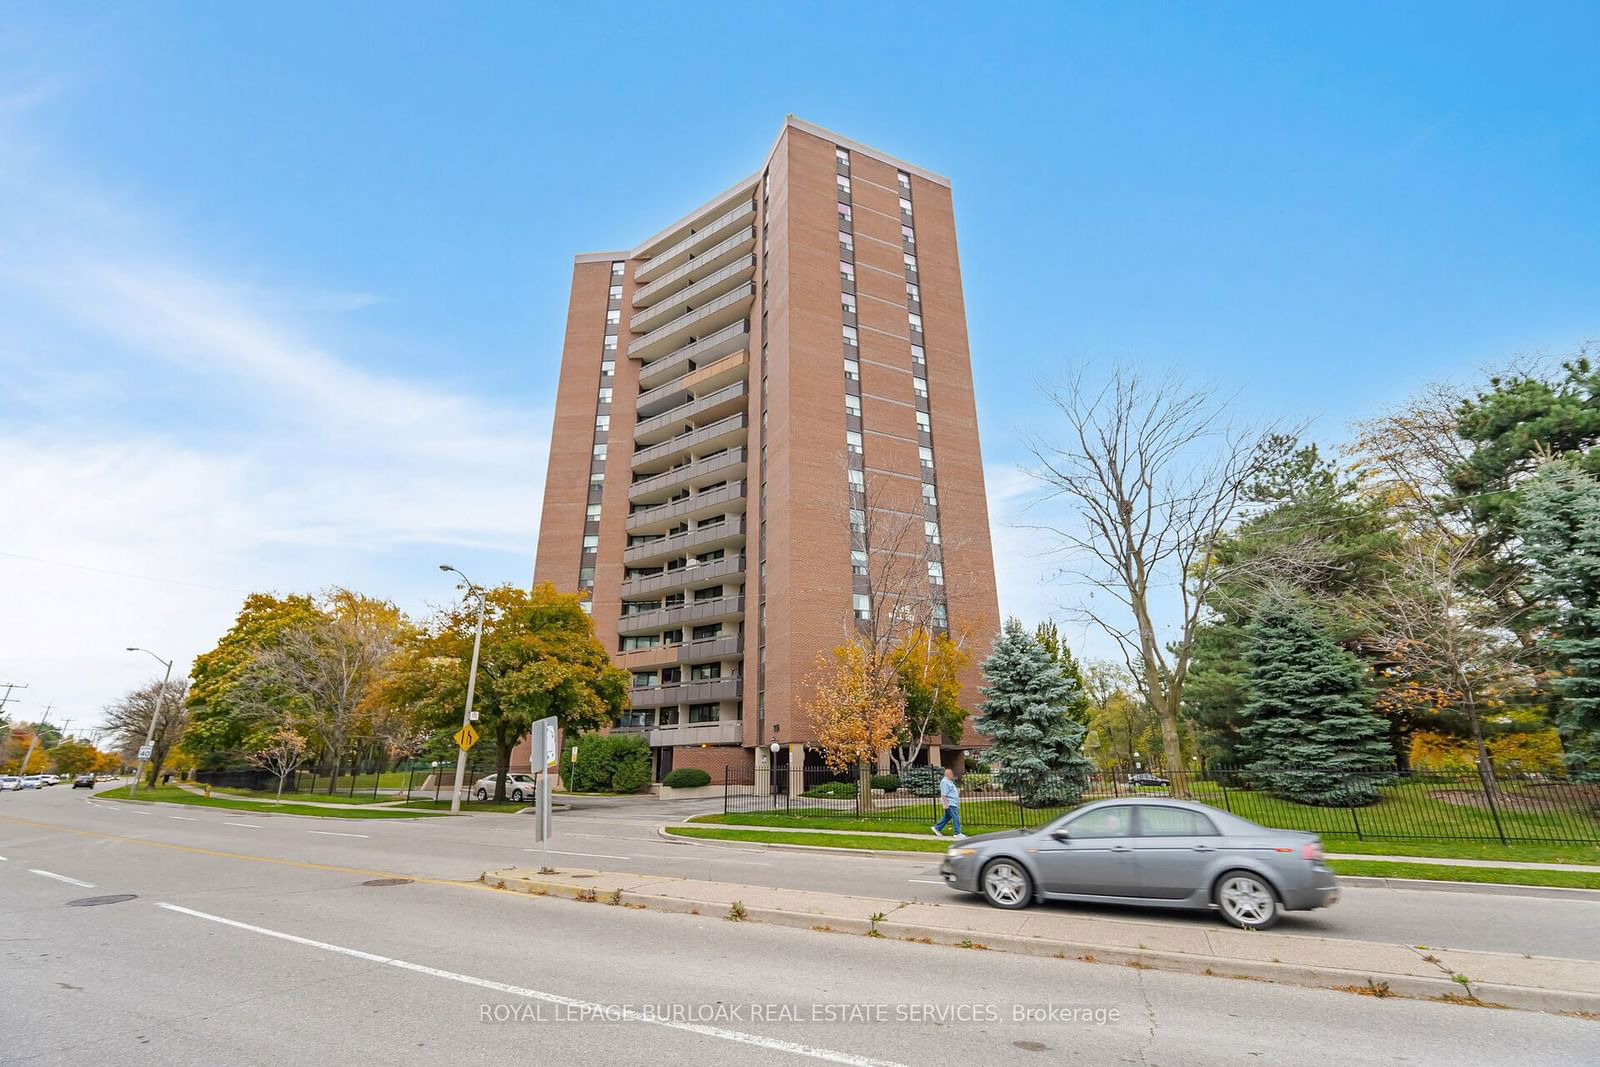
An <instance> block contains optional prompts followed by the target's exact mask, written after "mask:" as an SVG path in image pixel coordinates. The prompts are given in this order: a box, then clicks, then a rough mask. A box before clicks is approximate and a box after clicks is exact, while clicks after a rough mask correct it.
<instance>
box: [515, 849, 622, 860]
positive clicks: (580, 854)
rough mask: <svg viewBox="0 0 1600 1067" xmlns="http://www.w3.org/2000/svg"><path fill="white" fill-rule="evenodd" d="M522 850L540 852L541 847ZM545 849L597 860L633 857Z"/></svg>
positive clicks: (553, 854) (560, 853)
mask: <svg viewBox="0 0 1600 1067" xmlns="http://www.w3.org/2000/svg"><path fill="white" fill-rule="evenodd" d="M522 851H524V852H538V851H539V849H536V848H525V849H523V850H522ZM544 851H546V852H548V853H550V855H552V856H588V857H589V858H590V859H596V860H625V859H630V858H631V857H628V856H613V855H611V854H610V853H609V852H562V851H561V850H560V849H559V848H550V849H545V850H544Z"/></svg>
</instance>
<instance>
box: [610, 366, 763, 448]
mask: <svg viewBox="0 0 1600 1067" xmlns="http://www.w3.org/2000/svg"><path fill="white" fill-rule="evenodd" d="M749 406H750V401H749V399H748V396H747V392H746V390H745V385H744V382H743V381H742V380H741V381H736V382H734V383H733V384H732V385H724V386H723V387H722V388H721V389H713V390H711V391H710V392H709V393H702V394H700V395H699V396H693V397H690V398H689V399H688V400H685V401H684V402H683V403H682V404H679V405H678V406H677V407H675V408H669V409H668V410H666V411H663V412H662V413H661V414H659V415H652V416H651V417H650V418H648V419H643V420H641V421H639V422H637V423H635V424H634V427H633V443H634V447H635V448H642V447H647V446H649V445H654V444H659V443H660V442H662V441H665V440H667V439H669V438H671V437H673V436H674V435H675V434H676V433H692V432H694V430H695V429H696V427H695V426H693V425H686V424H692V423H712V422H717V421H718V420H721V419H725V418H727V417H728V416H729V415H734V414H737V413H739V412H741V411H744V410H745V409H746V408H748V407H749Z"/></svg>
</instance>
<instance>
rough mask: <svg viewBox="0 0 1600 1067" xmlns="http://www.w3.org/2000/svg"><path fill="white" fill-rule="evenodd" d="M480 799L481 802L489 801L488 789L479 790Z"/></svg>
mask: <svg viewBox="0 0 1600 1067" xmlns="http://www.w3.org/2000/svg"><path fill="white" fill-rule="evenodd" d="M478 799H479V800H488V799H489V791H488V790H487V789H480V790H478Z"/></svg>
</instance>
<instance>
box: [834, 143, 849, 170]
mask: <svg viewBox="0 0 1600 1067" xmlns="http://www.w3.org/2000/svg"><path fill="white" fill-rule="evenodd" d="M833 158H834V159H837V160H838V161H839V162H840V163H843V164H844V165H845V166H847V167H848V166H849V165H850V153H849V152H846V151H845V150H844V149H842V148H835V149H834V150H833Z"/></svg>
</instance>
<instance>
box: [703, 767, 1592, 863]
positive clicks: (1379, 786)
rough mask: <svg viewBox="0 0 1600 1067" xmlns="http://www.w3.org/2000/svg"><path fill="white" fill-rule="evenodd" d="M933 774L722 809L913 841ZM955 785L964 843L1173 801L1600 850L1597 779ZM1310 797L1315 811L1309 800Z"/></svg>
mask: <svg viewBox="0 0 1600 1067" xmlns="http://www.w3.org/2000/svg"><path fill="white" fill-rule="evenodd" d="M940 776H941V772H940V771H939V769H938V768H911V769H910V770H908V772H907V773H906V774H905V775H904V776H902V777H900V779H899V781H898V782H890V781H885V780H883V779H882V778H880V779H879V787H877V788H873V789H871V790H870V796H868V795H863V794H862V791H861V790H860V789H859V788H858V785H857V776H856V775H855V773H854V772H847V773H844V774H841V773H838V772H836V771H833V770H830V769H829V768H827V767H824V766H810V765H808V766H805V767H802V768H799V769H798V770H797V771H796V772H793V773H792V772H791V770H790V769H789V768H786V767H779V768H777V769H775V770H773V771H772V772H770V773H767V774H765V777H764V778H763V776H762V772H758V775H757V781H756V783H755V784H754V785H739V784H737V783H734V782H732V781H731V780H728V779H726V778H725V780H724V786H725V793H724V802H723V804H724V807H723V810H724V812H725V814H727V815H730V816H740V815H748V816H751V817H752V819H751V821H759V822H763V823H765V822H769V821H770V822H776V823H778V824H780V825H787V824H789V823H790V822H791V820H792V823H793V825H795V826H797V827H798V826H814V827H819V828H825V829H826V828H835V829H870V828H873V827H876V828H877V829H879V830H887V831H900V832H916V831H918V830H919V829H927V828H928V827H929V826H931V825H932V824H933V823H934V822H935V821H936V820H937V819H938V818H939V815H940V811H941V809H940V801H939V790H938V783H939V778H940ZM891 785H892V786H893V788H886V787H888V786H891ZM957 785H958V787H959V788H960V813H961V821H962V826H963V829H964V830H965V831H966V832H967V833H968V834H973V833H987V832H991V831H994V830H1005V829H1013V828H1019V827H1020V828H1028V827H1035V826H1042V825H1044V824H1045V823H1048V822H1050V821H1051V820H1053V819H1055V818H1057V817H1058V816H1060V815H1062V814H1064V813H1066V812H1068V811H1070V810H1072V809H1073V808H1075V807H1077V806H1078V805H1080V804H1086V803H1089V802H1090V801H1095V800H1106V799H1111V798H1115V797H1130V796H1175V797H1182V798H1185V799H1189V800H1195V801H1199V802H1201V803H1204V804H1209V805H1211V806H1213V807H1216V808H1220V809H1222V810H1223V811H1227V812H1231V813H1232V814H1234V815H1238V816H1240V817H1242V818H1245V819H1249V820H1250V821H1252V822H1256V823H1260V824H1262V825H1263V826H1271V827H1276V828H1278V829H1284V830H1300V831H1306V832H1309V833H1316V834H1323V835H1326V836H1330V837H1353V838H1360V839H1375V840H1407V839H1410V840H1462V841H1499V842H1502V843H1510V842H1524V843H1526V842H1551V843H1556V842H1560V843H1594V844H1600V782H1585V781H1578V780H1575V779H1571V778H1567V777H1565V776H1562V775H1551V774H1508V773H1505V772H1501V773H1500V774H1498V775H1496V776H1494V777H1492V778H1487V779H1486V778H1485V777H1483V776H1480V775H1479V774H1478V773H1477V772H1476V771H1471V772H1467V773H1459V772H1430V771H1423V770H1412V771H1406V772H1399V771H1395V770H1392V769H1383V770H1373V771H1361V772H1352V773H1346V774H1335V773H1332V772H1318V771H1313V770H1306V771H1299V770H1295V769H1278V770H1274V771H1269V772H1266V773H1265V774H1263V772H1261V771H1260V770H1259V769H1256V770H1245V769H1227V768H1210V769H1207V770H1205V771H1179V772H1173V773H1168V772H1166V771H1161V770H1111V771H1096V772H1093V773H1090V774H1088V775H1086V776H1084V777H1082V778H1059V779H1052V780H1047V781H1045V782H1043V783H1038V784H1036V785H1035V786H1034V787H1033V788H1032V789H1027V790H1019V789H1018V788H1015V787H1013V788H1008V787H1007V781H1006V777H1005V775H1004V772H1003V771H1001V772H996V773H987V772H986V773H969V774H966V775H964V776H963V777H962V778H960V779H959V780H958V781H957ZM1308 793H1309V794H1310V795H1313V796H1315V798H1316V800H1317V801H1318V802H1315V803H1312V802H1307V801H1308Z"/></svg>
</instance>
